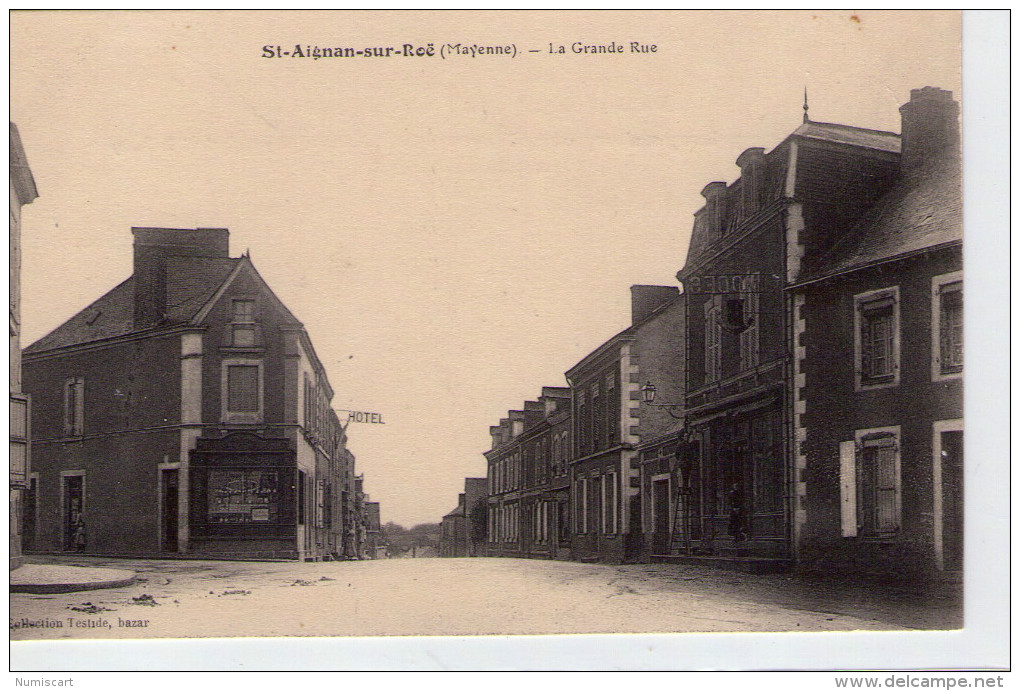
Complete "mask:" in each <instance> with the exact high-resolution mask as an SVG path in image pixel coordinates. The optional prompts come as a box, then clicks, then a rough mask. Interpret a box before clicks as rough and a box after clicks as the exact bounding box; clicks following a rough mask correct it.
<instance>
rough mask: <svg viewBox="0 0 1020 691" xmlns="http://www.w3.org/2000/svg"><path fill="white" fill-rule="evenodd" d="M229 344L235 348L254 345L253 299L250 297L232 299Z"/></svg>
mask: <svg viewBox="0 0 1020 691" xmlns="http://www.w3.org/2000/svg"><path fill="white" fill-rule="evenodd" d="M231 331H232V339H231V345H233V346H234V347H235V348H251V347H253V346H255V340H256V339H255V301H254V300H250V299H243V300H234V301H233V319H232V320H231Z"/></svg>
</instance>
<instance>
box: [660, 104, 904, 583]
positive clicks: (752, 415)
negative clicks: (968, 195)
mask: <svg viewBox="0 0 1020 691" xmlns="http://www.w3.org/2000/svg"><path fill="white" fill-rule="evenodd" d="M899 151H900V138H899V136H898V135H896V134H894V133H892V132H881V131H875V130H869V129H863V128H859V127H850V126H847V125H837V124H830V123H821V122H814V121H811V120H809V119H808V117H807V113H806V111H805V115H804V122H803V124H802V125H801V126H800V127H798V128H797V129H796V130H794V131H793V132H792V133H791V134H790V135H789V136H788V137H787V138H786V139H784V140H783V141H782V142H781V143H780V144H779V145H777V146H776V147H775V148H773V149H772V150H771V151H768V152H766V151H765V150H764V149H762V148H759V147H755V148H750V149H747V150H746V151H744V152H743V153H742V154H740V156H739V157H738V158H737V165H738V166H739V168H740V177H739V178H738V179H737V180H736V181H735V182H733V183H730V184H727V183H725V182H711V183H709V184H708V185H706V186H705V188H704V189H703V190H702V195H703V196H704V197H705V205H704V207H702V208H701V209H700V210H699V211H698V212H697V213H696V214H695V218H694V229H693V234H692V238H691V243H690V248H689V250H688V254H687V261H686V263H685V265H684V267H683V269H681V270H680V271H679V272H678V274H677V278H678V279H680V281H681V282H682V283H683V286H684V293H685V295H686V297H687V303H686V307H687V348H686V352H687V358H688V359H687V377H686V378H687V387H686V389H687V390H686V392H685V397H686V411H685V412H686V422H687V426H688V428H689V430H690V431H691V433H692V436H693V444H694V445H696V448H697V449H698V453H699V456H700V457H699V459H698V462H697V463H696V464H695V471H694V478H693V480H694V484H695V487H694V490H693V491H694V493H695V494H696V496H697V500H696V501H695V502H694V506H693V516H692V520H691V535H690V537H691V539H692V545H693V549H694V551H695V552H696V553H697V554H699V555H702V556H713V557H717V558H720V557H721V558H726V559H738V560H740V559H746V560H748V563H757V564H758V565H759V566H760V567H762V568H764V567H766V566H768V565H769V564H771V565H772V566H775V567H777V568H779V567H781V565H782V564H783V563H788V562H789V560H790V559H791V558H792V557H793V556H794V552H793V547H794V544H795V539H794V531H795V530H796V526H797V525H799V524H801V523H803V516H804V511H805V508H806V507H805V504H804V501H805V499H804V493H803V487H804V486H803V481H804V477H803V471H804V468H803V463H802V462H801V461H800V460H798V458H797V454H796V447H795V445H794V444H793V443H792V440H791V439H789V434H788V432H787V430H789V429H790V425H791V424H796V423H794V422H793V418H794V417H795V416H796V415H797V413H796V411H797V410H799V409H800V407H802V406H803V402H802V401H800V400H799V399H793V398H791V395H792V387H791V383H792V379H793V370H792V361H791V358H790V357H789V354H790V349H791V348H792V347H793V345H792V342H791V339H792V338H793V335H792V331H791V328H792V326H791V325H792V317H791V314H790V303H789V300H788V296H787V293H786V288H787V286H788V285H790V284H792V283H794V282H796V281H797V280H798V277H799V276H801V275H803V274H804V273H805V272H811V271H814V270H815V268H816V267H818V266H820V265H821V264H822V263H823V262H824V257H825V256H826V255H827V254H828V252H829V251H830V250H831V249H832V248H833V246H835V245H836V244H837V243H838V242H839V241H840V240H841V239H842V238H843V237H844V236H845V235H846V234H847V233H848V232H849V231H850V229H851V228H852V227H853V225H854V224H855V223H856V222H857V220H858V219H859V218H860V217H861V215H862V214H863V213H864V212H865V211H866V210H867V209H868V208H870V207H871V206H872V205H873V204H874V203H875V202H876V201H877V200H878V199H879V198H880V197H881V196H882V195H883V194H885V193H886V192H887V191H888V190H889V188H890V186H891V185H892V184H893V183H894V181H895V180H896V177H897V173H898V170H899V158H900V155H899ZM692 448H694V447H692ZM755 560H759V561H757V562H755Z"/></svg>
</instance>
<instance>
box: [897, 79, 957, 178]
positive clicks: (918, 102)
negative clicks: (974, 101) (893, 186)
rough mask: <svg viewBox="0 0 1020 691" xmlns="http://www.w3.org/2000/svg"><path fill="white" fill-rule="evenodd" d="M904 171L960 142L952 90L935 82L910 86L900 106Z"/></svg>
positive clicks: (944, 153)
mask: <svg viewBox="0 0 1020 691" xmlns="http://www.w3.org/2000/svg"><path fill="white" fill-rule="evenodd" d="M900 117H901V118H902V126H901V127H902V135H901V142H902V149H901V151H902V153H901V155H900V166H901V167H902V169H903V172H904V173H910V172H912V171H915V170H917V169H918V168H920V167H921V166H922V165H923V164H924V163H925V162H926V161H928V160H931V159H934V158H938V157H940V156H943V155H947V154H948V155H952V154H954V153H956V150H957V147H958V146H959V144H960V128H959V118H960V104H959V103H957V102H956V101H954V100H953V92H951V91H946V90H945V89H940V88H938V87H935V86H926V87H924V88H923V89H911V90H910V101H909V102H908V103H904V104H903V105H902V106H900Z"/></svg>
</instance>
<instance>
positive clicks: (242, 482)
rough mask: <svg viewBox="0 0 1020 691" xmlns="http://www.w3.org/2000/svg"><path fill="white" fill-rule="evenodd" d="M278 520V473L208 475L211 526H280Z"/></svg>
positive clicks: (219, 473)
mask: <svg viewBox="0 0 1020 691" xmlns="http://www.w3.org/2000/svg"><path fill="white" fill-rule="evenodd" d="M299 511H300V508H299ZM279 520H280V491H279V477H278V475H277V472H276V471H275V470H210V471H209V522H210V523H278V522H279ZM298 522H301V517H299V519H298Z"/></svg>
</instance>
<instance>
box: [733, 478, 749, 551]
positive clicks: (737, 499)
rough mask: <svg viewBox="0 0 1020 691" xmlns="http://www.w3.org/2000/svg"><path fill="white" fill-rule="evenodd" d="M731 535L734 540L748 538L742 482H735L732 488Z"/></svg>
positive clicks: (738, 540)
mask: <svg viewBox="0 0 1020 691" xmlns="http://www.w3.org/2000/svg"><path fill="white" fill-rule="evenodd" d="M730 536H731V537H732V538H733V541H734V542H743V541H744V540H746V539H747V526H746V524H745V520H744V490H743V489H741V487H740V483H738V482H734V483H733V487H732V488H731V489H730Z"/></svg>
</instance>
